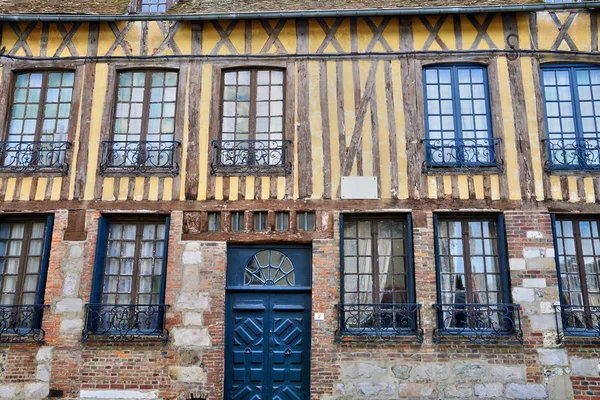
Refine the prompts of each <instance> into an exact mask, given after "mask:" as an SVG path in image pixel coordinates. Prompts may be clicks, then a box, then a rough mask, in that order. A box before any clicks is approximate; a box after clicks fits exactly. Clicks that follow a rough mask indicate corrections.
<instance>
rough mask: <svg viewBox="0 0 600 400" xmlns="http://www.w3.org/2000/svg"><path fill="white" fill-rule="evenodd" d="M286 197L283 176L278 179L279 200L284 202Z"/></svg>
mask: <svg viewBox="0 0 600 400" xmlns="http://www.w3.org/2000/svg"><path fill="white" fill-rule="evenodd" d="M284 197H285V178H284V177H283V176H278V177H277V198H278V199H279V200H282V199H283V198H284Z"/></svg>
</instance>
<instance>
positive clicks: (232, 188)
mask: <svg viewBox="0 0 600 400" xmlns="http://www.w3.org/2000/svg"><path fill="white" fill-rule="evenodd" d="M239 186H240V178H239V177H237V176H232V177H230V178H229V200H233V201H235V200H237V199H238V193H239Z"/></svg>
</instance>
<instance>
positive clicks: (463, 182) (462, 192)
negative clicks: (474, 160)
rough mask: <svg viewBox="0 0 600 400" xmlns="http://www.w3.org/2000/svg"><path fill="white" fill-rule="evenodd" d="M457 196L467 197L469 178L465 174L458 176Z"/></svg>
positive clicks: (466, 198) (464, 198)
mask: <svg viewBox="0 0 600 400" xmlns="http://www.w3.org/2000/svg"><path fill="white" fill-rule="evenodd" d="M458 197H459V198H460V199H462V200H468V199H469V178H467V176H466V175H459V176H458Z"/></svg>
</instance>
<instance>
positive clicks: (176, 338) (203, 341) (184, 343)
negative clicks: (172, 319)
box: [172, 328, 211, 347]
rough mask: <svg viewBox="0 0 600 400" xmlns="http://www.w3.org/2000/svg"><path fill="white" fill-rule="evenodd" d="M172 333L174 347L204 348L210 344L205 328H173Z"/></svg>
mask: <svg viewBox="0 0 600 400" xmlns="http://www.w3.org/2000/svg"><path fill="white" fill-rule="evenodd" d="M172 333H173V343H174V344H175V346H181V347H206V346H210V344H211V340H210V334H209V333H208V329H207V328H175V329H173V332H172Z"/></svg>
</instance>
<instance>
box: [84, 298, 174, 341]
mask: <svg viewBox="0 0 600 400" xmlns="http://www.w3.org/2000/svg"><path fill="white" fill-rule="evenodd" d="M167 307H169V306H168V305H166V304H136V305H115V304H86V305H85V325H84V328H83V334H82V337H81V341H82V342H86V341H88V340H92V339H93V340H96V341H107V342H132V341H140V340H142V341H160V342H162V343H166V342H167V341H168V340H169V331H168V330H167V329H166V328H165V317H166V311H167Z"/></svg>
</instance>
